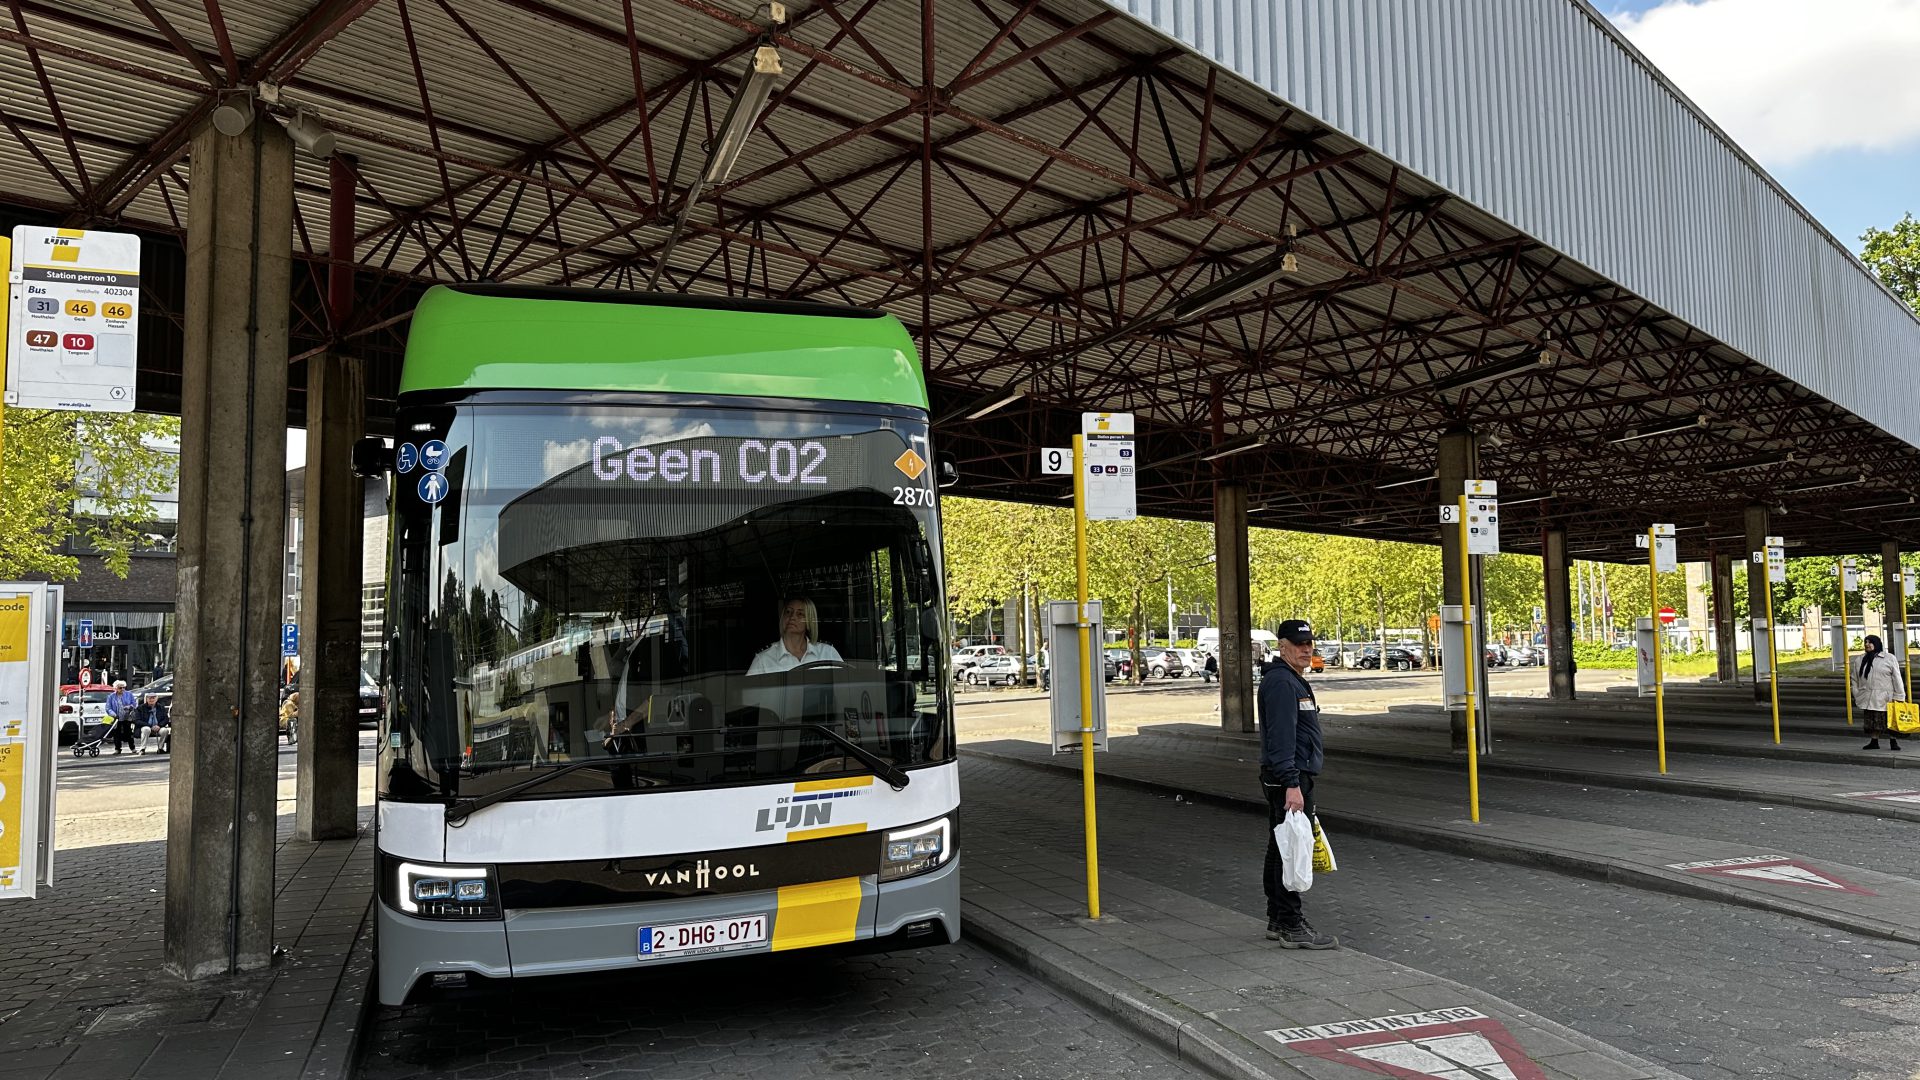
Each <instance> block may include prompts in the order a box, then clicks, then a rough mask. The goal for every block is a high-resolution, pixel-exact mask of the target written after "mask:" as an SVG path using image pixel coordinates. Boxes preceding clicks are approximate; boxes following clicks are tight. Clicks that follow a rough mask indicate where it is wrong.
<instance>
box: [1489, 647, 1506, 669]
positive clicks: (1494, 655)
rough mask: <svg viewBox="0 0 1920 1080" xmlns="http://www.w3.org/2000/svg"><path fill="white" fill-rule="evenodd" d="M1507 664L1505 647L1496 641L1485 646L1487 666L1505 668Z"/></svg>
mask: <svg viewBox="0 0 1920 1080" xmlns="http://www.w3.org/2000/svg"><path fill="white" fill-rule="evenodd" d="M1508 663H1509V658H1508V656H1507V647H1506V646H1505V645H1502V644H1500V643H1499V642H1497V641H1495V642H1489V643H1488V645H1487V666H1488V667H1505V666H1506V665H1507V664H1508Z"/></svg>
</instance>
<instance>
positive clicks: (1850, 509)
mask: <svg viewBox="0 0 1920 1080" xmlns="http://www.w3.org/2000/svg"><path fill="white" fill-rule="evenodd" d="M1912 505H1913V496H1911V495H1909V496H1907V497H1906V498H1904V499H1894V500H1892V501H1890V502H1876V503H1867V504H1865V505H1863V506H1843V507H1841V508H1840V512H1841V513H1843V514H1851V513H1854V512H1856V511H1859V510H1885V509H1887V508H1889V507H1894V506H1912Z"/></svg>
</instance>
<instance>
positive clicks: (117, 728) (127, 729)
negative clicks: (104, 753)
mask: <svg viewBox="0 0 1920 1080" xmlns="http://www.w3.org/2000/svg"><path fill="white" fill-rule="evenodd" d="M111 723H112V724H113V749H114V752H115V753H118V752H119V751H120V747H121V745H122V744H125V746H126V748H127V749H129V750H132V749H134V748H135V747H136V746H138V745H139V744H138V743H137V742H135V741H134V734H133V721H131V720H114V721H111Z"/></svg>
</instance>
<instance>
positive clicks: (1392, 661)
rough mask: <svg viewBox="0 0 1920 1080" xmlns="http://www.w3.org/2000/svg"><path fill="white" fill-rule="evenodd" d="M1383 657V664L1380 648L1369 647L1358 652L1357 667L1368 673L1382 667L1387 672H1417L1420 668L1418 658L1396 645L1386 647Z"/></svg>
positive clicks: (1375, 646)
mask: <svg viewBox="0 0 1920 1080" xmlns="http://www.w3.org/2000/svg"><path fill="white" fill-rule="evenodd" d="M1384 655H1385V660H1384V664H1383V661H1382V659H1381V657H1382V652H1381V649H1380V647H1379V646H1377V645H1369V646H1367V647H1366V648H1364V649H1362V650H1360V662H1359V664H1358V666H1359V667H1363V668H1366V669H1368V670H1370V671H1372V670H1378V669H1379V668H1381V667H1382V666H1384V667H1385V668H1386V669H1387V670H1388V671H1417V670H1419V668H1420V666H1421V664H1420V658H1419V657H1417V656H1415V655H1413V653H1412V652H1411V651H1410V650H1407V649H1403V648H1400V647H1399V646H1398V645H1389V646H1387V648H1386V651H1385V654H1384Z"/></svg>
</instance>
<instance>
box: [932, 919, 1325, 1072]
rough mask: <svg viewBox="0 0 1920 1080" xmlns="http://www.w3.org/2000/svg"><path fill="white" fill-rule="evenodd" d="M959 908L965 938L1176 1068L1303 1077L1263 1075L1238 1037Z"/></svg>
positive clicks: (1001, 922)
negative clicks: (1157, 1051)
mask: <svg viewBox="0 0 1920 1080" xmlns="http://www.w3.org/2000/svg"><path fill="white" fill-rule="evenodd" d="M961 908H962V911H963V916H962V918H961V926H962V933H963V935H964V936H966V937H968V938H971V939H972V940H974V941H976V942H978V943H979V944H980V946H981V947H982V948H985V949H987V950H988V951H990V952H992V953H994V954H996V955H998V956H999V957H1001V958H1002V959H1004V960H1006V961H1007V962H1008V963H1010V964H1012V965H1014V966H1015V967H1017V968H1019V969H1020V970H1022V971H1025V972H1026V973H1028V974H1029V975H1032V976H1034V977H1035V978H1038V979H1040V980H1041V981H1043V982H1045V983H1047V984H1048V985H1050V986H1052V987H1053V988H1054V989H1056V990H1059V991H1060V992H1061V993H1063V994H1065V995H1067V996H1068V997H1070V998H1072V999H1074V1000H1075V1001H1078V1002H1080V1003H1081V1004H1082V1005H1085V1006H1087V1007H1088V1008H1090V1009H1093V1010H1095V1011H1097V1012H1100V1013H1102V1014H1104V1015H1106V1016H1109V1017H1111V1018H1112V1019H1114V1020H1115V1021H1117V1022H1118V1023H1119V1024H1120V1025H1121V1026H1123V1027H1125V1028H1127V1029H1128V1030H1129V1031H1132V1032H1133V1033H1134V1034H1136V1035H1139V1036H1141V1037H1143V1038H1145V1039H1147V1040H1148V1041H1150V1042H1152V1043H1154V1044H1155V1045H1157V1046H1159V1047H1160V1048H1161V1049H1162V1050H1164V1051H1166V1052H1167V1053H1169V1054H1171V1055H1172V1056H1173V1057H1174V1058H1175V1059H1176V1060H1178V1061H1181V1062H1184V1063H1186V1064H1189V1065H1194V1066H1197V1067H1199V1068H1202V1069H1205V1070H1206V1071H1208V1072H1210V1073H1213V1074H1214V1075H1216V1076H1222V1077H1227V1078H1228V1080H1284V1078H1287V1077H1300V1076H1305V1075H1306V1074H1304V1073H1301V1072H1299V1071H1298V1070H1295V1069H1292V1068H1288V1067H1286V1066H1284V1065H1282V1066H1281V1068H1283V1069H1285V1071H1284V1072H1271V1071H1268V1070H1266V1069H1262V1068H1261V1067H1259V1066H1258V1065H1256V1064H1254V1062H1253V1060H1251V1056H1252V1055H1253V1054H1257V1053H1259V1052H1260V1048H1259V1047H1258V1046H1255V1045H1251V1044H1249V1043H1248V1042H1247V1040H1246V1039H1245V1038H1244V1037H1243V1036H1241V1035H1240V1034H1238V1033H1237V1032H1234V1031H1230V1030H1228V1029H1227V1028H1226V1027H1224V1026H1223V1025H1220V1024H1216V1023H1214V1022H1213V1021H1211V1020H1209V1019H1207V1018H1206V1017H1205V1016H1203V1015H1201V1014H1200V1013H1197V1012H1194V1011H1193V1010H1192V1009H1190V1008H1188V1007H1186V1006H1185V1005H1181V1004H1179V1003H1178V1002H1174V1001H1169V1000H1167V999H1166V998H1164V997H1161V996H1160V995H1159V994H1157V993H1155V992H1154V991H1153V990H1151V989H1149V988H1148V987H1146V986H1144V985H1142V984H1140V983H1138V982H1136V981H1134V980H1132V979H1129V978H1127V977H1126V976H1124V975H1120V974H1118V973H1117V972H1113V971H1110V970H1108V969H1106V968H1103V967H1100V966H1099V965H1097V964H1094V963H1091V962H1090V961H1087V960H1085V959H1083V958H1082V957H1079V956H1076V955H1074V954H1073V953H1072V952H1070V951H1068V950H1066V949H1064V948H1061V947H1060V946H1058V945H1055V944H1052V943H1051V942H1049V941H1047V940H1046V939H1045V938H1042V937H1041V936H1040V935H1038V934H1036V933H1034V932H1033V931H1031V930H1026V929H1023V928H1022V927H1020V926H1018V925H1017V924H1015V923H1012V922H1009V921H1007V920H1006V919H1002V918H1001V917H999V916H998V915H994V914H993V913H991V912H988V911H986V910H984V909H982V908H980V907H979V906H977V905H975V904H973V903H971V902H968V901H963V902H962V904H961ZM1276 1064H1279V1063H1278V1062H1276Z"/></svg>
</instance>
